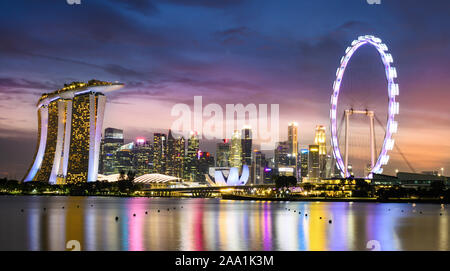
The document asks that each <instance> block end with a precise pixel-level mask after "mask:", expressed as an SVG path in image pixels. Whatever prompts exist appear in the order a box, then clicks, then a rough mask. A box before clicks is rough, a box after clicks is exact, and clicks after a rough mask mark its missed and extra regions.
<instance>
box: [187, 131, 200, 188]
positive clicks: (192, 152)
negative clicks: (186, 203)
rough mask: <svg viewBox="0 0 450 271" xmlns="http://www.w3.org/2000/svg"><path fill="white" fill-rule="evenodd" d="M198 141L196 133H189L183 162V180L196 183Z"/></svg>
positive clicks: (197, 174)
mask: <svg viewBox="0 0 450 271" xmlns="http://www.w3.org/2000/svg"><path fill="white" fill-rule="evenodd" d="M199 143H200V142H199V140H198V137H197V133H196V132H191V135H190V136H189V138H188V143H187V153H186V160H185V177H184V178H185V179H186V180H190V181H197V179H198V176H199V172H198V151H199V146H200V144H199Z"/></svg>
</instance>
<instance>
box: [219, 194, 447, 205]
mask: <svg viewBox="0 0 450 271" xmlns="http://www.w3.org/2000/svg"><path fill="white" fill-rule="evenodd" d="M222 199H224V200H254V201H307V202H311V201H318V202H372V203H431V204H448V203H450V202H448V201H445V200H443V199H420V198H419V199H406V198H395V199H387V200H381V199H378V198H325V197H302V198H300V197H293V198H262V197H252V196H238V195H229V194H225V195H222Z"/></svg>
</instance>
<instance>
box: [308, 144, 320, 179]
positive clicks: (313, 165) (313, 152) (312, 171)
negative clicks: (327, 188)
mask: <svg viewBox="0 0 450 271" xmlns="http://www.w3.org/2000/svg"><path fill="white" fill-rule="evenodd" d="M308 152H309V155H308V179H309V180H310V181H313V182H314V181H318V180H319V177H320V155H319V153H320V152H319V145H309V150H308Z"/></svg>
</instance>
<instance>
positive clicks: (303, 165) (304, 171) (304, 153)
mask: <svg viewBox="0 0 450 271" xmlns="http://www.w3.org/2000/svg"><path fill="white" fill-rule="evenodd" d="M308 156H309V150H308V149H307V148H302V149H301V150H300V176H301V177H302V178H306V177H308Z"/></svg>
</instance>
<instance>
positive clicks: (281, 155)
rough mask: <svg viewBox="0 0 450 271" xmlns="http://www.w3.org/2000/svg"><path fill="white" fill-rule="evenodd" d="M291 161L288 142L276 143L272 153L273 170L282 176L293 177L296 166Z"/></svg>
mask: <svg viewBox="0 0 450 271" xmlns="http://www.w3.org/2000/svg"><path fill="white" fill-rule="evenodd" d="M292 161H293V159H292V154H291V152H290V142H289V141H282V142H278V144H277V147H276V148H275V151H274V162H275V169H276V171H277V172H278V174H279V175H282V176H295V170H296V164H295V162H294V163H293V162H292Z"/></svg>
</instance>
